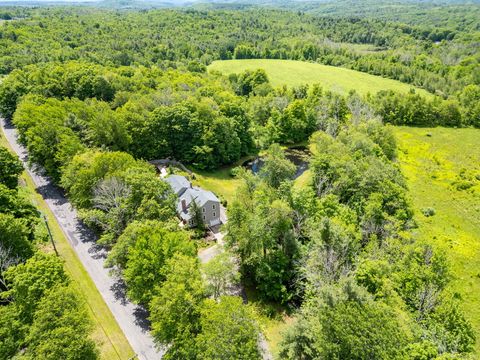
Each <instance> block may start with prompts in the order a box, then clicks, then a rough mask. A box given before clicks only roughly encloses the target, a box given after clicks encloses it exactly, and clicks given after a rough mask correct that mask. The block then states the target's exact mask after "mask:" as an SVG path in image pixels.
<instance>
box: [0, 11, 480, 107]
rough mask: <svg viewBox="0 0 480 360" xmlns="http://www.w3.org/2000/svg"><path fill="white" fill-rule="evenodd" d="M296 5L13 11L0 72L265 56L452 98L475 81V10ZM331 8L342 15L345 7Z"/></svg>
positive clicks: (5, 33) (1, 40) (3, 34)
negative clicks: (375, 11) (392, 12)
mask: <svg viewBox="0 0 480 360" xmlns="http://www.w3.org/2000/svg"><path fill="white" fill-rule="evenodd" d="M410 5H411V4H410ZM292 6H293V7H295V5H292ZM296 6H297V8H298V7H299V8H301V7H302V5H296ZM306 6H307V11H306V12H305V11H292V10H275V9H265V8H263V9H257V8H253V9H242V10H237V11H235V10H224V9H223V10H222V9H210V10H195V9H182V10H148V11H146V10H143V11H114V10H106V9H102V10H96V9H93V8H54V9H46V8H36V9H28V8H25V9H15V12H18V13H19V14H17V16H18V17H19V18H18V19H16V20H14V21H7V22H5V24H4V26H3V27H2V29H0V34H1V36H0V44H1V45H2V46H1V47H0V53H1V52H2V51H3V53H2V56H1V57H0V72H1V73H4V74H6V73H9V72H11V71H13V70H14V69H17V68H23V67H25V66H27V65H29V64H35V63H42V62H50V61H62V62H64V61H68V60H82V61H87V62H94V63H97V64H103V65H115V66H122V65H127V66H128V65H144V66H152V65H160V66H162V67H177V66H178V65H179V64H187V63H188V62H190V61H192V60H199V61H200V62H201V63H202V64H209V63H210V62H211V61H212V60H219V59H232V58H236V59H246V58H272V59H294V60H306V61H316V62H320V63H323V64H328V65H334V66H344V67H347V68H351V69H355V70H359V71H364V72H368V73H371V74H374V75H380V76H384V77H389V78H393V79H397V80H400V81H402V82H406V83H410V84H412V85H415V86H419V87H422V88H425V89H426V90H428V91H430V92H432V93H436V94H438V95H440V96H442V97H445V98H446V97H455V96H456V94H457V92H460V91H462V89H463V87H464V86H466V85H469V84H477V85H478V84H479V81H480V77H479V76H480V73H479V71H478V57H477V56H476V50H475V49H476V48H475V46H476V45H475V43H476V41H478V36H479V32H478V28H476V27H475V21H474V20H475V19H476V18H475V16H478V7H476V6H473V5H472V6H463V7H462V6H458V7H456V8H454V13H455V21H452V20H451V18H452V12H451V11H450V8H449V7H448V6H443V7H440V10H439V11H438V12H437V13H436V15H435V17H423V18H421V19H418V18H419V16H418V15H417V14H416V13H415V12H414V11H409V12H406V13H405V14H403V15H402V16H401V18H402V19H401V20H402V21H401V22H399V21H398V20H396V19H392V18H391V17H389V16H388V14H387V15H386V14H385V13H382V14H381V15H379V16H378V17H375V16H364V15H362V16H358V15H354V14H351V15H343V16H339V14H338V10H337V12H335V11H333V12H332V13H331V14H330V15H329V16H327V15H325V14H318V13H316V11H315V8H313V9H311V8H308V5H306ZM341 6H342V9H347V10H348V11H351V9H348V8H349V5H348V4H347V5H346V6H345V5H341ZM350 7H351V8H358V7H359V6H357V5H356V4H353V5H352V6H350ZM412 7H413V5H412ZM396 10H397V9H396ZM348 11H347V12H348ZM429 11H434V10H432V9H429ZM406 14H408V15H406ZM47 19H48V20H47ZM409 20H410V21H409ZM459 24H460V25H459ZM247 30H248V31H247ZM357 45H369V46H370V47H369V48H368V49H366V50H364V49H363V48H362V47H359V46H357ZM1 49H3V50H1Z"/></svg>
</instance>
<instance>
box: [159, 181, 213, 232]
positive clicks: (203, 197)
mask: <svg viewBox="0 0 480 360" xmlns="http://www.w3.org/2000/svg"><path fill="white" fill-rule="evenodd" d="M165 181H166V182H167V183H168V184H169V185H170V187H171V188H172V190H173V192H174V193H175V194H176V195H177V215H178V217H179V218H180V220H182V222H183V223H184V224H185V225H187V226H189V227H193V226H195V225H196V219H195V214H194V206H193V202H194V201H195V204H196V206H197V209H198V211H199V212H200V214H201V216H202V219H203V222H204V223H205V225H206V226H215V225H219V224H220V222H221V221H220V200H219V199H218V198H217V197H216V196H215V194H214V193H212V192H211V191H207V190H204V189H202V188H199V187H196V186H192V184H191V182H190V181H188V180H187V178H185V177H184V176H180V175H171V176H169V177H167V178H166V179H165Z"/></svg>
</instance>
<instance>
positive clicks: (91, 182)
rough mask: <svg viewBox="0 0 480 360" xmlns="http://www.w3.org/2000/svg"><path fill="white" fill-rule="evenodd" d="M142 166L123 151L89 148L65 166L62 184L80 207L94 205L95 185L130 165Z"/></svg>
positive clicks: (71, 198) (116, 174)
mask: <svg viewBox="0 0 480 360" xmlns="http://www.w3.org/2000/svg"><path fill="white" fill-rule="evenodd" d="M137 165H138V166H141V165H142V164H141V163H137V162H136V160H135V159H134V158H133V157H132V156H131V155H128V154H126V153H122V152H102V151H96V150H89V151H87V152H85V153H82V154H79V155H77V156H75V157H74V158H73V159H72V161H71V162H70V163H69V164H68V166H67V167H66V168H65V170H64V172H63V174H62V179H61V184H62V186H63V187H64V188H65V190H66V191H67V192H68V194H69V197H70V200H71V201H72V202H73V203H74V204H75V205H76V206H78V207H88V206H91V205H92V201H93V197H94V188H95V186H96V185H97V184H98V183H99V182H100V181H101V180H103V179H106V178H108V177H113V176H118V175H119V174H120V173H122V172H124V171H125V170H127V169H128V168H130V167H134V166H137Z"/></svg>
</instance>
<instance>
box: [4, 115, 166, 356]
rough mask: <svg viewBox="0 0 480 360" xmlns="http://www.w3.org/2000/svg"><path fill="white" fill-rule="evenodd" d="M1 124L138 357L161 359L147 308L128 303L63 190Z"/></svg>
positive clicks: (122, 286) (92, 237) (101, 252)
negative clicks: (34, 165)
mask: <svg viewBox="0 0 480 360" xmlns="http://www.w3.org/2000/svg"><path fill="white" fill-rule="evenodd" d="M0 123H1V126H2V129H3V132H4V134H5V137H6V139H7V141H8V142H9V143H10V146H11V147H12V148H13V150H14V151H15V152H16V153H17V155H18V156H19V157H20V159H21V161H22V162H23V164H24V166H25V168H26V169H27V171H28V174H29V175H30V177H31V178H32V180H33V182H34V183H35V186H36V188H37V189H36V190H37V192H38V193H40V194H41V195H42V197H43V198H44V200H45V202H46V203H47V205H48V207H49V208H50V210H51V211H52V213H53V214H54V215H55V218H56V219H57V221H58V224H59V225H60V227H61V228H62V230H63V232H64V233H65V235H66V237H67V239H68V241H69V243H70V245H71V246H72V248H73V249H74V250H75V252H76V253H77V255H78V258H79V259H80V261H81V262H82V264H83V266H84V267H85V269H86V270H87V272H88V274H89V275H90V277H91V278H92V280H93V282H94V283H95V286H96V287H97V289H98V291H99V292H100V294H101V295H102V297H103V299H104V301H105V303H106V304H107V306H108V307H109V309H110V311H111V312H112V314H113V316H114V317H115V319H116V320H117V322H118V324H119V326H120V328H121V329H122V331H123V332H124V334H125V337H126V338H127V339H128V341H129V343H130V345H131V347H132V348H133V350H134V351H135V353H136V354H137V359H140V360H155V359H161V358H162V355H163V353H164V352H163V351H158V350H156V349H155V347H154V343H153V339H152V337H151V336H150V334H149V332H148V330H149V323H148V320H147V316H146V312H145V310H144V309H143V308H141V307H139V306H136V305H134V304H132V303H131V302H129V301H128V300H127V298H126V294H125V286H124V284H123V283H122V281H121V280H120V279H116V278H114V277H111V276H110V275H109V271H108V269H106V268H105V267H104V266H103V264H104V261H105V256H106V254H105V252H104V251H103V250H102V249H101V248H99V247H98V246H97V245H96V243H95V236H94V235H93V234H92V233H91V232H90V231H89V230H88V229H87V228H86V227H85V226H84V225H83V224H82V223H80V222H79V220H78V218H77V214H76V211H75V209H74V208H73V207H72V206H71V204H70V203H69V202H68V200H67V199H66V198H65V196H64V195H63V193H62V192H61V191H60V189H58V188H57V187H56V186H54V185H53V184H52V183H51V181H50V179H48V177H46V176H44V175H42V174H41V172H40V171H37V170H34V169H32V168H29V167H28V156H27V151H26V149H25V148H24V147H23V146H22V145H20V144H19V143H18V141H17V131H16V129H15V128H14V127H12V126H10V125H9V124H6V123H5V121H4V120H3V119H0Z"/></svg>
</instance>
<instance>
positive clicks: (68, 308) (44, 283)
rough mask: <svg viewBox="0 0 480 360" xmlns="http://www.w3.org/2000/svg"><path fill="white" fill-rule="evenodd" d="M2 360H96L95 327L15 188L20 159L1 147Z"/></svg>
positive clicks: (38, 222) (34, 214)
mask: <svg viewBox="0 0 480 360" xmlns="http://www.w3.org/2000/svg"><path fill="white" fill-rule="evenodd" d="M0 168H1V169H2V176H1V178H0V305H1V306H0V323H1V326H0V329H1V330H0V358H2V359H11V358H14V357H15V358H18V359H39V358H43V359H54V358H64V359H97V358H98V357H99V352H98V350H97V348H96V344H95V343H94V342H93V340H92V339H91V338H90V334H91V332H92V324H91V320H90V317H89V316H88V315H87V310H86V306H85V304H84V303H83V300H82V297H81V296H80V295H79V294H78V293H77V291H76V290H75V289H74V287H73V286H72V285H71V281H70V278H69V277H68V275H67V274H66V272H65V270H64V268H63V263H62V261H61V260H60V259H59V258H58V257H56V256H55V255H54V254H46V253H43V252H42V251H40V250H39V249H40V248H41V247H42V245H43V242H45V241H46V240H47V239H46V238H45V235H46V233H45V230H44V229H43V228H42V222H41V221H42V220H41V219H40V217H39V213H38V211H37V210H36V209H35V207H34V206H33V205H32V204H30V202H29V201H27V200H26V199H25V198H24V197H23V196H22V195H20V194H19V192H18V189H17V183H18V176H19V175H20V173H21V172H22V171H23V167H22V165H21V163H20V162H19V160H18V159H17V158H16V157H14V156H13V155H11V154H10V153H9V152H8V151H7V149H5V148H3V147H2V148H0Z"/></svg>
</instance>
